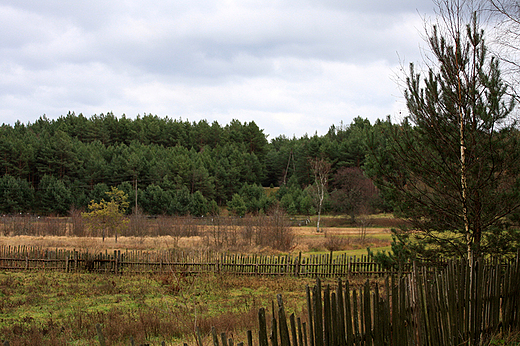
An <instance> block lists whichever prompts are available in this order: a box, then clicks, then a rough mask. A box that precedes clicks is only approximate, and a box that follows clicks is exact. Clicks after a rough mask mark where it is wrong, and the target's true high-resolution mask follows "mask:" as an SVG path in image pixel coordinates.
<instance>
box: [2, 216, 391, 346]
mask: <svg viewBox="0 0 520 346" xmlns="http://www.w3.org/2000/svg"><path fill="white" fill-rule="evenodd" d="M62 221H63V220H62ZM37 222H38V223H39V225H38V226H36V225H33V226H31V227H32V228H31V227H27V226H26V229H29V230H34V234H32V235H23V234H16V233H15V234H13V233H6V232H5V225H6V223H5V222H4V223H3V225H4V232H3V236H1V237H0V245H7V246H12V247H15V246H35V247H40V248H43V249H77V250H89V252H90V251H91V252H103V251H112V250H126V249H131V250H150V251H154V250H166V249H171V248H173V247H175V248H177V249H183V248H184V249H190V248H208V247H211V246H214V243H213V242H212V241H208V236H207V235H205V233H207V232H211V230H209V229H208V228H207V226H199V227H198V230H197V232H195V233H194V234H188V235H186V236H176V235H173V236H172V235H167V234H162V235H156V236H152V235H150V234H143V235H140V236H135V235H134V236H128V235H126V236H120V237H118V240H117V242H115V239H114V238H113V237H110V238H105V239H104V240H103V239H102V238H101V237H96V236H74V235H70V234H67V232H70V220H66V222H61V223H59V222H58V223H59V225H61V226H59V225H57V224H56V223H57V221H56V220H54V221H52V222H53V224H52V229H54V233H53V232H45V231H44V229H45V227H43V226H44V225H45V222H47V221H42V220H39V221H37ZM146 222H147V223H148V226H147V228H148V229H150V228H154V227H155V226H154V225H156V223H157V220H156V219H149V220H147V221H146ZM327 224H328V225H327ZM42 225H43V226H42ZM325 225H326V226H325V227H324V228H323V232H322V233H316V230H315V228H314V227H312V226H310V225H309V226H305V227H290V228H289V231H290V232H291V234H292V236H293V237H294V239H293V243H292V246H291V248H290V249H289V250H288V251H285V253H298V252H302V253H303V254H304V255H305V254H319V253H322V252H323V253H326V252H329V251H330V250H331V249H333V250H334V251H339V252H346V253H349V254H352V255H355V254H366V247H367V246H370V247H371V248H383V249H387V248H388V246H389V243H390V229H389V227H385V225H384V222H383V221H379V224H377V225H375V226H374V227H370V228H364V229H363V230H361V229H360V228H358V227H353V226H346V225H345V220H342V219H340V218H337V217H336V218H334V217H330V218H328V220H327V219H326V221H325ZM60 227H65V228H64V229H65V231H64V232H63V231H56V229H57V228H58V229H59V228H60ZM233 232H236V233H237V234H238V237H239V238H240V240H239V241H236V242H233V243H230V244H229V245H227V244H224V245H226V246H222V247H221V248H220V249H219V250H221V251H226V252H236V253H263V254H265V253H268V254H269V253H276V254H279V253H281V251H280V250H276V249H272V248H269V247H267V246H259V245H255V244H253V243H251V242H250V243H247V242H245V241H244V239H242V238H241V235H242V234H243V232H242V230H241V229H238V230H237V229H233ZM60 233H64V234H62V235H55V234H60ZM53 234H54V235H53ZM363 280H364V279H360V283H359V284H361V282H362V281H363ZM312 284H314V280H313V279H310V278H307V279H304V278H296V277H262V276H233V275H217V274H207V275H197V276H189V275H183V274H178V273H174V272H171V273H167V274H161V275H152V274H139V275H135V274H125V275H120V276H117V275H113V274H97V273H62V272H51V271H29V272H10V271H3V272H0V339H2V340H9V342H10V345H27V344H31V345H97V344H98V343H97V337H96V328H95V325H96V324H98V323H99V324H101V325H102V326H103V331H104V335H105V338H106V340H107V344H108V345H129V344H130V340H131V338H133V339H134V340H135V342H136V344H142V343H145V342H150V343H152V344H159V343H160V342H161V341H165V342H166V343H167V344H182V343H184V342H189V343H190V344H193V343H194V332H195V327H196V326H198V327H199V328H200V330H201V333H202V334H203V335H205V336H206V337H209V331H210V328H211V327H213V326H214V327H215V328H217V330H219V332H225V333H227V334H229V335H235V336H239V335H241V334H242V336H243V337H242V340H245V336H244V333H245V331H246V330H247V329H255V327H256V325H257V323H258V321H257V314H258V309H259V308H260V307H269V306H271V302H272V301H273V300H274V299H275V297H276V295H277V294H279V293H282V294H283V298H284V302H285V305H286V309H287V310H288V311H289V312H295V313H296V314H298V315H305V309H306V307H305V299H303V298H304V294H305V287H306V286H307V285H312ZM331 284H333V282H332V281H331ZM268 314H269V309H268ZM208 340H209V339H208Z"/></svg>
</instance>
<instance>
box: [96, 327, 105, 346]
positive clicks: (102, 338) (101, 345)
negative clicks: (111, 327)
mask: <svg viewBox="0 0 520 346" xmlns="http://www.w3.org/2000/svg"><path fill="white" fill-rule="evenodd" d="M96 331H97V335H98V341H99V346H106V345H107V344H106V343H105V336H104V335H103V332H102V331H101V325H100V324H99V323H98V324H96Z"/></svg>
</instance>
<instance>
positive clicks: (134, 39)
mask: <svg viewBox="0 0 520 346" xmlns="http://www.w3.org/2000/svg"><path fill="white" fill-rule="evenodd" d="M431 7H432V6H431V2H430V0H428V1H426V0H422V1H419V2H416V3H414V4H412V5H410V4H409V2H408V1H404V0H402V1H397V2H388V1H376V0H369V1H366V2H359V1H335V0H322V1H303V0H299V1H296V0H286V1H280V0H270V1H253V0H249V1H232V0H227V1H190V2H159V3H157V2H151V1H136V0H134V1H124V2H123V1H117V0H115V1H110V2H107V1H98V0H95V1H89V2H84V3H77V2H66V1H59V0H54V1H36V0H34V1H28V0H22V1H20V0H16V1H15V0H3V1H2V4H0V68H1V70H0V103H1V105H0V122H7V123H14V122H15V121H16V120H18V119H19V120H21V121H22V122H28V121H31V122H33V121H35V120H36V119H37V118H38V117H39V116H41V115H43V114H46V115H47V116H48V117H49V118H55V117H58V116H60V115H64V114H66V113H67V112H68V111H69V110H70V111H75V112H76V113H83V114H85V115H87V116H88V115H92V114H94V113H98V114H99V113H102V112H103V113H106V112H108V111H112V112H114V114H116V115H121V114H123V113H124V114H126V115H127V116H128V117H134V116H136V115H137V114H143V113H152V114H157V115H159V116H166V115H168V116H170V117H174V118H178V117H182V118H183V119H188V120H190V121H198V120H200V119H208V121H210V122H211V121H214V120H216V121H218V122H219V123H221V124H226V123H227V122H229V120H231V119H233V118H236V119H239V120H240V121H252V120H254V121H255V122H256V123H257V124H258V125H259V126H260V127H261V128H264V129H265V132H266V133H268V134H270V135H271V138H273V137H276V136H277V135H279V134H286V135H288V136H292V135H293V134H295V135H297V136H301V135H303V134H304V133H308V134H313V133H314V132H315V131H318V133H325V132H326V131H327V129H328V128H329V126H331V125H332V124H338V123H339V122H340V121H341V120H343V121H344V122H345V123H347V124H348V123H349V122H350V121H351V120H352V118H354V117H356V116H362V117H367V118H369V119H371V120H375V119H376V118H384V117H385V116H386V115H388V114H393V113H396V112H399V109H400V108H401V107H402V106H403V104H402V100H400V99H399V98H400V95H399V90H397V88H396V85H395V82H394V81H393V79H392V77H393V74H395V72H396V71H398V70H399V56H401V57H402V58H403V59H405V60H406V61H415V60H417V59H418V58H419V57H420V55H419V53H420V52H419V50H418V46H419V44H420V40H421V39H420V34H419V31H421V28H422V20H421V18H420V16H419V14H417V13H416V12H417V10H419V11H429V10H430V8H431ZM398 54H399V55H398Z"/></svg>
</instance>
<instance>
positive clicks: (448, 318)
mask: <svg viewBox="0 0 520 346" xmlns="http://www.w3.org/2000/svg"><path fill="white" fill-rule="evenodd" d="M276 300H277V301H276V303H275V302H273V304H272V308H271V312H270V316H268V314H267V312H266V309H265V308H261V309H260V310H259V312H258V330H257V331H255V332H252V331H251V330H249V331H247V341H245V342H237V341H235V340H233V339H232V338H228V336H227V335H226V334H225V333H221V334H220V335H218V334H217V331H216V330H215V328H212V330H211V333H210V335H201V332H200V330H199V329H197V331H196V346H204V345H211V344H212V345H213V346H234V345H237V346H244V345H248V346H291V345H292V346H380V345H389V346H408V345H410V346H412V345H417V346H422V345H425V346H437V345H443V346H456V345H457V346H458V345H470V346H472V345H486V343H487V342H488V341H489V339H490V337H491V336H492V335H495V334H497V333H499V332H506V333H507V332H519V331H520V266H519V261H518V260H517V261H515V262H512V263H508V264H506V265H504V264H499V263H486V262H477V263H475V264H474V265H473V266H470V265H469V264H468V262H467V261H452V262H449V263H448V264H447V265H446V267H445V268H443V269H438V268H435V269H431V268H427V267H418V266H414V268H413V270H412V272H411V273H410V274H406V275H402V276H396V275H393V276H390V277H388V278H387V279H386V280H385V283H384V285H382V286H378V285H377V284H375V285H373V284H370V282H368V281H367V282H366V283H365V285H363V286H362V287H361V288H359V289H351V288H350V286H349V282H348V281H347V282H346V283H345V284H343V282H342V281H341V279H339V280H338V282H337V285H336V287H335V288H331V286H330V285H327V286H325V287H322V284H321V282H320V279H319V278H318V279H317V283H316V285H315V286H314V288H312V289H311V288H310V287H309V286H307V291H306V300H307V314H306V315H305V316H302V317H298V318H296V317H295V315H294V314H291V315H289V316H287V313H286V311H285V308H284V304H283V299H282V295H280V294H279V295H278V296H277V299H276ZM97 331H98V340H99V343H100V345H101V346H105V341H104V337H103V333H102V327H101V326H100V325H98V326H97ZM208 338H209V339H210V340H207V339H208ZM132 345H133V341H132ZM161 345H166V343H165V342H164V341H163V342H162V343H161ZM184 345H185V346H187V345H188V344H187V343H185V344H184Z"/></svg>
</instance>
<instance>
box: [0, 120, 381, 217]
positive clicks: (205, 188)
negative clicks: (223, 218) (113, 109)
mask: <svg viewBox="0 0 520 346" xmlns="http://www.w3.org/2000/svg"><path fill="white" fill-rule="evenodd" d="M385 124H386V123H384V122H377V123H376V124H374V125H371V124H370V122H369V121H368V120H364V119H361V118H356V119H355V120H354V122H353V123H352V124H351V125H349V126H344V125H343V124H341V125H340V126H339V127H335V126H331V128H330V130H329V132H328V133H327V134H326V135H324V136H318V135H314V136H308V135H305V136H303V137H301V138H287V137H285V136H279V137H277V138H274V139H271V140H269V139H268V135H266V134H265V133H264V131H263V130H262V129H260V128H259V127H258V126H257V125H256V124H255V123H254V122H249V123H247V122H246V123H241V122H240V121H238V120H233V121H231V122H230V123H229V124H227V125H225V126H221V125H220V124H218V123H217V122H213V123H211V124H209V123H208V122H207V121H206V120H201V121H199V122H189V121H183V120H175V119H170V118H168V117H166V118H161V117H158V116H155V115H144V116H138V117H137V118H136V119H129V118H127V117H125V116H124V115H123V116H121V117H116V116H114V115H113V114H112V113H107V114H101V115H94V116H91V117H90V118H88V117H85V116H83V115H82V114H79V115H76V114H74V113H69V114H67V115H66V116H62V117H60V118H58V119H56V120H50V119H47V118H46V117H45V116H44V117H41V118H40V119H38V120H37V121H36V122H34V123H29V124H22V123H20V122H17V123H16V124H15V125H14V126H11V125H6V124H3V125H2V126H1V127H0V198H1V199H0V213H4V214H12V213H26V212H30V213H38V214H47V215H49V214H58V215H65V214H67V213H68V212H69V211H70V210H71V208H76V209H84V208H86V206H87V205H88V203H89V202H90V201H91V200H96V201H99V200H100V199H101V198H104V197H106V195H105V192H106V191H109V189H110V187H111V186H115V187H118V188H120V189H122V190H124V191H125V192H126V193H127V194H128V195H129V199H130V200H131V201H132V203H131V205H134V204H135V202H134V201H135V200H136V195H135V193H136V191H137V202H138V205H139V206H140V207H141V208H142V209H143V210H144V211H145V212H146V213H149V214H170V215H173V214H178V215H185V214H188V213H189V214H192V215H204V214H207V213H210V212H215V211H216V210H218V206H224V205H231V206H235V205H239V206H242V207H244V206H245V209H244V210H245V211H247V212H258V211H260V210H266V209H267V208H268V207H269V206H270V205H271V204H272V203H274V200H275V199H279V200H282V202H283V203H282V204H284V207H285V208H286V209H290V210H289V211H290V212H291V213H294V214H295V213H307V214H309V213H312V212H313V207H312V196H311V192H310V191H309V188H308V187H309V186H310V185H312V183H313V181H314V180H313V179H314V176H313V173H312V171H311V169H310V166H309V159H310V158H316V157H319V158H323V159H324V160H327V161H329V162H330V163H331V164H332V170H331V172H330V177H331V184H330V185H329V189H330V191H331V198H330V200H329V202H328V205H327V206H328V208H329V209H330V210H333V209H334V210H337V211H343V212H345V211H346V212H349V211H350V212H352V210H353V209H352V206H345V205H341V203H337V201H336V202H335V200H334V192H335V191H336V195H337V196H338V198H336V200H339V196H340V193H339V192H343V193H344V192H345V191H344V189H345V188H348V184H349V182H350V180H352V179H353V178H352V176H353V175H356V174H357V175H358V176H357V177H358V178H359V179H363V177H361V178H360V176H359V172H361V170H360V168H362V167H363V164H364V159H365V154H366V149H365V148H366V146H365V142H366V138H367V136H370V133H374V132H375V133H377V131H374V128H376V127H380V126H385ZM347 169H350V171H348V170H347ZM345 172H347V176H348V178H345ZM353 172H354V173H353ZM340 173H341V174H340ZM361 176H362V173H361ZM335 178H336V182H335ZM349 179H350V180H349ZM350 185H352V184H351V182H350ZM269 186H271V187H272V186H282V188H281V189H280V191H279V193H278V194H277V195H271V196H270V197H267V196H266V194H265V193H263V187H269ZM136 187H137V190H136ZM284 196H285V197H284ZM284 198H285V199H284Z"/></svg>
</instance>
